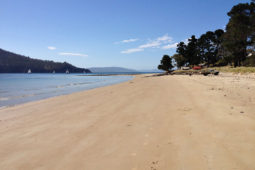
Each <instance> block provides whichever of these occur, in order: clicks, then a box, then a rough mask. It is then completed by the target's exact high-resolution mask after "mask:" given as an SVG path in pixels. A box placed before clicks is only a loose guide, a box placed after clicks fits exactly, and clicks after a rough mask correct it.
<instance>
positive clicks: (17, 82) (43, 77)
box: [0, 74, 133, 107]
mask: <svg viewBox="0 0 255 170" xmlns="http://www.w3.org/2000/svg"><path fill="white" fill-rule="evenodd" d="M80 75H81V74H0V107H3V106H11V105H16V104H21V103H26V102H29V101H35V100H40V99H45V98H49V97H53V96H59V95H64V94H70V93H73V92H77V91H82V90H88V89H93V88H97V87H102V86H107V85H112V84H116V83H121V82H124V81H128V80H131V79H132V78H133V76H80Z"/></svg>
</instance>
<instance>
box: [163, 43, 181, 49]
mask: <svg viewBox="0 0 255 170" xmlns="http://www.w3.org/2000/svg"><path fill="white" fill-rule="evenodd" d="M177 44H178V43H174V44H168V45H165V46H163V47H162V49H164V50H168V49H173V48H176V47H177Z"/></svg>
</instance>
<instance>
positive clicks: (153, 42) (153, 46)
mask: <svg viewBox="0 0 255 170" xmlns="http://www.w3.org/2000/svg"><path fill="white" fill-rule="evenodd" d="M160 45H161V43H160V42H158V41H152V42H149V43H147V44H143V45H140V46H139V48H155V47H159V46H160Z"/></svg>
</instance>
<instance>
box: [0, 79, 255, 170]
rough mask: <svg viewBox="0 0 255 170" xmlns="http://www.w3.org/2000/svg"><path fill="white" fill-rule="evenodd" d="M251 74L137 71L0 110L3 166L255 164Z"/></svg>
mask: <svg viewBox="0 0 255 170" xmlns="http://www.w3.org/2000/svg"><path fill="white" fill-rule="evenodd" d="M254 94H255V79H254V76H249V75H248V76H239V75H235V76H233V75H231V74H223V75H220V76H215V77H214V76H208V77H205V76H200V75H196V76H179V75H174V76H160V77H147V75H137V76H136V77H135V78H134V80H131V81H128V82H125V83H121V84H116V85H112V86H107V87H101V88H97V89H93V90H88V91H84V92H78V93H73V94H70V95H65V96H59V97H54V98H50V99H46V100H41V101H36V102H30V103H26V104H23V105H18V106H14V107H8V108H4V109H1V110H0V169H3V170H9V169H20V170H30V169H31V170H32V169H54V170H56V169H61V170H64V169H68V170H70V169H71V170H76V169H77V170H78V169H81V170H254V169H255V95H254Z"/></svg>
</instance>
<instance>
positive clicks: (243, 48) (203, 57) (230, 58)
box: [158, 0, 255, 70]
mask: <svg viewBox="0 0 255 170" xmlns="http://www.w3.org/2000/svg"><path fill="white" fill-rule="evenodd" d="M227 15H228V16H229V17H230V18H229V22H228V24H227V25H226V29H225V31H224V30H222V29H218V30H215V31H207V32H206V33H204V34H202V35H201V36H200V37H199V38H197V37H196V36H195V35H192V36H191V38H189V39H188V42H186V43H185V42H180V43H178V44H177V49H176V54H174V55H173V56H171V57H169V56H168V55H164V56H163V58H162V60H161V64H160V65H159V66H158V68H159V69H163V70H166V68H164V67H166V66H163V65H164V64H163V63H165V62H166V61H167V60H169V62H171V64H170V66H169V67H167V69H168V70H169V69H171V68H173V64H172V59H173V60H174V61H175V65H176V67H178V68H180V67H182V66H194V65H199V64H203V65H207V66H226V65H231V66H234V67H238V66H255V1H254V0H252V2H250V3H240V4H238V5H235V6H233V7H232V9H231V10H230V11H229V12H228V13H227ZM169 58H170V59H169ZM168 65H169V64H168Z"/></svg>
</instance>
